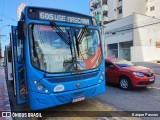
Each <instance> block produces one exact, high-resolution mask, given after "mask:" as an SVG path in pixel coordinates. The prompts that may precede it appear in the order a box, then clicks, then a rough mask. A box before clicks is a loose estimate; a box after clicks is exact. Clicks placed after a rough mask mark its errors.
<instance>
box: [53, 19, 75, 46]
mask: <svg viewBox="0 0 160 120" xmlns="http://www.w3.org/2000/svg"><path fill="white" fill-rule="evenodd" d="M50 24H51V26H52V27H53V28H55V29H56V30H58V32H56V33H57V34H58V35H59V36H60V37H61V39H62V40H63V41H64V42H65V43H66V44H67V45H71V44H72V42H71V39H70V37H68V36H67V35H66V34H65V33H64V32H63V31H62V29H61V28H60V27H58V26H57V25H56V24H55V22H54V21H51V22H50ZM68 34H69V33H68Z"/></svg>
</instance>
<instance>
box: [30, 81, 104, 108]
mask: <svg viewBox="0 0 160 120" xmlns="http://www.w3.org/2000/svg"><path fill="white" fill-rule="evenodd" d="M104 92H105V81H103V82H101V83H100V84H97V85H94V86H91V87H87V88H82V89H77V90H73V91H68V92H59V93H51V94H42V93H37V92H33V91H29V94H28V95H29V105H30V109H31V110H40V109H45V108H50V107H53V106H58V105H62V104H66V103H70V102H73V100H74V99H78V98H90V97H93V96H97V95H99V94H102V93H104Z"/></svg>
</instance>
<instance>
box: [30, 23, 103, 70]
mask: <svg viewBox="0 0 160 120" xmlns="http://www.w3.org/2000/svg"><path fill="white" fill-rule="evenodd" d="M59 28H60V29H61V31H59V30H57V29H55V28H54V27H52V26H50V25H39V24H32V25H30V28H29V34H30V48H31V49H30V50H31V51H30V53H31V54H30V55H31V63H32V65H33V66H34V67H35V68H37V69H39V70H41V71H44V72H49V73H60V72H75V71H83V70H88V69H94V68H97V67H98V66H99V65H100V63H101V60H102V50H101V44H100V38H99V32H98V31H97V30H94V29H89V28H87V29H86V31H85V33H83V34H82V31H83V30H84V29H85V28H73V27H60V26H59ZM62 32H63V33H62ZM81 35H83V37H80V36H81ZM62 36H63V37H62ZM79 38H81V39H79ZM67 41H68V43H69V41H71V43H70V44H67Z"/></svg>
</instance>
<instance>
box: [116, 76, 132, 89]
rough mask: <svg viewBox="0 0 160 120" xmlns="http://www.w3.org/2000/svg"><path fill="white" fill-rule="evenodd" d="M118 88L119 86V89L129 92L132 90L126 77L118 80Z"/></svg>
mask: <svg viewBox="0 0 160 120" xmlns="http://www.w3.org/2000/svg"><path fill="white" fill-rule="evenodd" d="M119 86H120V88H122V89H124V90H129V89H131V88H132V85H131V82H130V80H129V78H127V77H121V78H120V80H119Z"/></svg>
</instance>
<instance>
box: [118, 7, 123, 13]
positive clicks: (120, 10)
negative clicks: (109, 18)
mask: <svg viewBox="0 0 160 120" xmlns="http://www.w3.org/2000/svg"><path fill="white" fill-rule="evenodd" d="M118 13H119V14H122V6H121V7H119V8H118Z"/></svg>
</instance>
